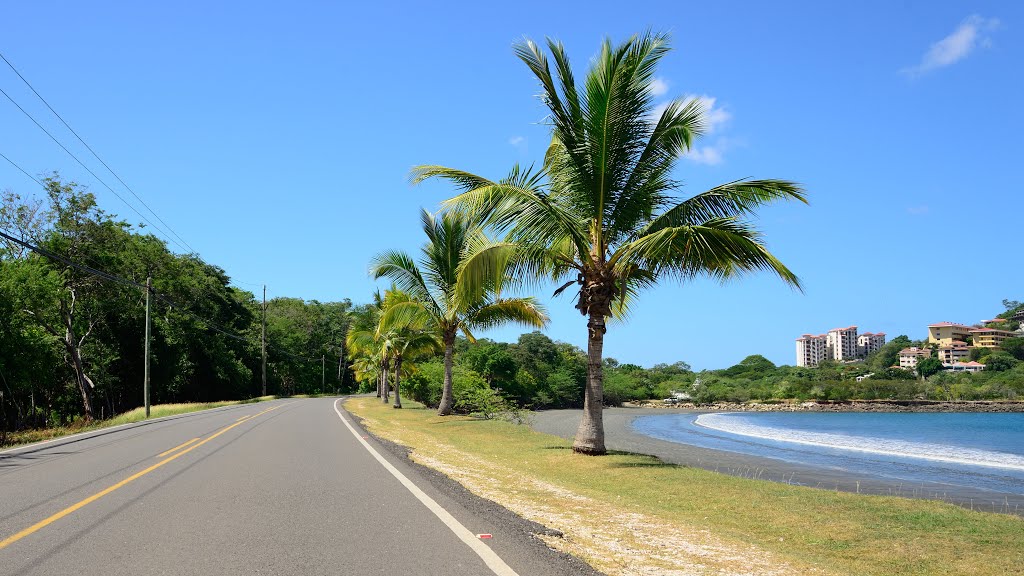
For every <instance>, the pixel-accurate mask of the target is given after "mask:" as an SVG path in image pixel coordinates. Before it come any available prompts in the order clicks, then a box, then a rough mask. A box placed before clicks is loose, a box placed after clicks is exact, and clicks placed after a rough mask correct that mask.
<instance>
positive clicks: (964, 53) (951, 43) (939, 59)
mask: <svg viewBox="0 0 1024 576" xmlns="http://www.w3.org/2000/svg"><path fill="white" fill-rule="evenodd" d="M998 27H999V20H997V19H996V18H984V17H982V16H978V15H977V14H974V15H972V16H968V17H967V19H966V20H964V21H963V22H961V23H960V25H959V26H957V28H956V30H954V31H953V33H952V34H950V35H949V36H946V37H945V38H943V39H942V40H939V41H938V42H936V43H934V44H932V45H931V47H929V48H928V51H927V52H925V54H924V56H923V57H922V58H921V62H920V63H919V64H918V65H917V66H912V67H910V68H904V69H903V70H902V72H903V73H904V74H908V75H911V76H919V75H921V74H924V73H926V72H930V71H932V70H935V69H937V68H944V67H946V66H950V65H952V64H955V63H957V62H959V61H960V60H963V59H964V58H967V57H968V56H970V54H971V52H973V51H974V49H975V48H977V47H978V46H979V45H980V46H981V47H983V48H987V47H989V46H991V45H992V38H991V36H990V35H989V33H990V32H992V31H993V30H995V29H996V28H998Z"/></svg>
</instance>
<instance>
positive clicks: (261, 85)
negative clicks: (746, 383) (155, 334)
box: [0, 0, 1024, 368]
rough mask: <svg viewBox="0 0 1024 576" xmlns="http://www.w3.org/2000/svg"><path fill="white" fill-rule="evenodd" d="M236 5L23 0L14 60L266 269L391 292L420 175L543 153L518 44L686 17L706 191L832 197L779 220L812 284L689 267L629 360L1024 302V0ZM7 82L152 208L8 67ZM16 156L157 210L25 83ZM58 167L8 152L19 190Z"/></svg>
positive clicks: (710, 358)
mask: <svg viewBox="0 0 1024 576" xmlns="http://www.w3.org/2000/svg"><path fill="white" fill-rule="evenodd" d="M211 4H213V3H206V2H176V3H128V2H90V3H75V2H54V1H47V0H40V1H38V2H7V3H4V4H3V6H2V7H0V20H2V21H3V22H4V24H5V25H4V27H3V28H4V34H3V35H2V36H0V52H2V53H3V55H4V56H6V57H7V59H8V60H10V61H11V62H12V63H13V64H14V65H15V66H16V67H17V68H18V69H19V71H20V72H21V73H22V74H23V75H24V76H25V77H26V78H27V79H28V80H29V81H30V82H32V84H33V85H34V86H35V88H36V89H37V90H38V91H39V92H40V93H41V94H42V95H43V96H44V97H45V98H46V99H47V100H48V101H49V103H50V104H51V105H52V106H53V107H54V108H55V109H56V110H57V111H58V112H59V113H60V114H61V115H62V116H63V117H64V118H65V120H67V121H68V122H69V123H70V124H71V126H72V127H74V128H75V130H76V131H77V132H78V133H79V134H81V135H82V136H83V137H84V138H85V140H86V142H88V143H89V145H90V146H91V147H92V148H93V149H95V150H96V151H97V152H98V153H99V154H100V156H101V157H103V159H104V160H105V161H106V162H107V163H108V164H109V165H110V166H111V167H113V168H114V169H115V170H116V171H117V172H118V173H119V175H120V176H121V177H122V178H123V179H124V181H125V182H127V183H128V184H129V185H130V186H131V188H132V189H133V190H134V191H135V192H136V193H138V195H139V196H140V197H142V198H143V199H144V200H145V201H146V203H147V204H148V205H149V206H150V207H151V208H153V209H154V210H155V211H156V212H157V214H159V215H160V218H161V219H163V220H164V221H165V222H166V223H168V224H169V225H170V227H171V228H173V230H174V231H175V232H177V234H178V235H180V236H181V237H182V238H183V239H184V240H185V241H186V242H187V244H188V245H190V246H192V247H193V248H194V249H195V250H197V251H198V252H199V254H200V255H201V256H202V258H203V259H205V260H206V261H207V262H210V263H214V264H217V265H220V266H222V267H223V268H224V269H225V270H227V272H228V274H229V275H231V276H232V278H234V279H235V281H236V282H237V284H238V285H239V286H241V287H242V288H245V289H248V290H252V291H254V292H257V291H259V289H260V288H259V287H260V285H262V284H263V283H266V284H267V286H268V294H269V295H271V296H296V297H302V298H305V299H318V300H323V301H330V300H338V299H341V298H351V299H352V300H353V301H355V302H365V301H367V300H368V299H369V295H370V293H371V291H372V290H373V289H374V282H373V281H372V280H370V279H369V278H368V276H367V274H366V269H367V264H368V262H369V260H370V258H371V257H372V256H373V255H374V254H376V253H377V252H380V251H382V250H385V249H391V248H401V249H405V250H407V251H410V252H412V251H416V250H418V247H419V246H420V244H421V243H422V240H423V238H422V232H421V230H420V229H419V226H418V211H419V209H420V207H421V206H422V207H425V208H428V209H431V210H433V209H436V208H437V206H438V203H439V202H440V201H441V200H443V199H444V198H446V197H448V196H449V190H447V189H446V188H445V187H444V186H443V185H442V184H440V183H438V184H428V185H424V186H421V187H417V188H413V187H411V186H410V185H409V184H408V172H409V169H410V167H412V166H414V165H417V164H428V163H430V164H432V163H437V164H446V165H450V166H454V167H459V168H463V169H467V170H470V171H473V172H477V173H480V174H483V175H488V176H494V177H499V176H502V175H503V174H505V173H506V172H507V170H508V169H509V168H510V167H511V165H512V164H513V163H515V162H520V163H527V164H528V163H531V162H539V161H540V159H541V155H542V153H543V150H544V147H545V145H546V143H547V140H548V136H547V129H546V128H545V127H544V126H543V125H541V124H540V121H541V120H542V119H543V117H544V110H543V108H542V106H541V104H540V102H539V101H538V100H537V99H536V97H535V95H536V94H537V92H538V87H537V85H536V83H535V80H534V79H533V78H532V77H531V75H530V74H529V72H528V70H527V69H526V67H525V66H524V65H523V64H522V63H521V62H519V61H518V60H517V59H516V58H515V57H514V55H513V53H512V45H513V43H514V42H516V41H517V40H519V39H522V38H523V37H530V38H534V39H538V40H539V39H542V38H544V37H545V36H551V37H554V38H558V39H560V40H561V41H563V42H564V43H565V45H566V47H567V48H568V51H569V53H570V56H571V57H572V58H573V61H574V63H575V65H576V67H577V68H578V69H579V70H580V71H581V73H582V70H583V69H584V68H585V66H586V64H587V62H588V61H589V59H590V58H591V57H592V56H593V55H594V54H595V52H596V51H597V49H598V47H599V44H600V42H601V40H602V39H603V38H605V37H611V38H612V39H613V40H616V41H620V40H622V39H625V38H627V37H628V36H629V35H631V34H633V33H636V32H640V31H643V30H645V29H647V28H653V29H655V30H667V31H670V32H671V33H672V35H673V46H674V50H673V52H672V53H670V54H669V55H668V56H667V57H666V58H665V59H664V61H663V65H662V67H661V68H660V69H659V71H658V78H659V81H660V83H661V84H660V87H661V89H662V90H663V94H662V95H661V97H660V98H661V99H663V100H665V101H667V100H669V99H671V98H679V97H687V96H693V97H701V98H706V103H707V104H709V105H710V106H711V108H710V109H711V118H710V119H711V124H712V130H711V131H710V133H709V134H708V135H707V136H705V137H704V138H703V139H702V140H701V141H700V142H698V144H697V147H696V149H695V150H694V151H693V152H691V153H690V154H689V155H688V156H687V157H685V158H683V159H682V161H681V162H680V164H679V169H678V174H677V177H678V178H679V179H681V180H683V181H684V182H685V184H686V187H685V189H684V191H683V194H684V195H685V194H690V193H696V192H700V191H702V190H705V189H707V188H709V187H711V186H714V185H716V184H719V183H722V182H725V181H730V180H734V179H737V178H742V177H758V178H765V177H772V178H785V179H790V180H795V181H798V182H800V183H802V184H803V185H804V186H805V187H806V189H807V190H808V193H809V195H810V201H811V205H810V206H803V205H780V206H773V207H770V208H768V209H766V210H764V211H762V212H761V214H760V218H759V219H758V225H759V227H760V228H761V230H763V231H764V233H765V235H766V239H767V242H768V244H769V247H770V248H771V249H772V250H773V252H774V253H775V254H776V255H777V256H779V257H780V258H781V259H782V260H783V261H784V262H785V263H786V264H787V265H788V266H789V267H790V268H792V269H793V270H794V271H795V272H797V273H798V274H799V275H800V276H801V278H802V280H803V282H804V284H805V289H806V291H805V293H804V294H800V293H797V292H793V291H792V290H790V289H788V288H786V287H785V286H783V285H782V284H781V282H779V281H777V280H775V279H774V278H771V277H768V276H755V277H750V278H747V279H745V280H742V281H740V282H736V283H732V284H728V285H726V286H721V285H718V284H717V283H714V282H709V281H697V282H694V283H691V284H687V285H679V284H676V283H672V282H666V283H664V284H663V285H661V286H659V287H658V288H657V289H656V290H653V291H650V292H648V293H646V294H645V295H644V296H643V297H642V299H641V300H640V301H639V303H638V305H637V306H636V309H635V312H634V314H633V315H632V317H631V318H630V319H629V321H628V322H627V323H626V324H622V325H615V326H612V327H611V328H610V329H609V332H608V335H607V339H606V343H605V353H606V355H608V356H612V357H615V358H617V359H619V360H620V361H625V362H633V363H637V364H642V365H647V366H649V365H652V364H654V363H657V362H674V361H677V360H685V361H687V362H689V363H690V364H692V365H693V366H694V367H696V368H718V367H725V366H729V365H731V364H734V363H736V362H738V361H739V360H741V359H742V358H743V357H745V356H747V355H749V354H757V353H760V354H764V355H765V356H767V357H768V358H769V359H771V360H773V361H775V362H776V363H780V364H781V363H786V364H792V363H794V344H793V341H794V339H795V338H797V337H798V336H799V335H800V334H802V333H806V332H813V333H820V332H824V331H826V330H828V329H829V328H833V327H837V326H848V325H851V324H855V325H857V326H859V327H860V329H861V331H872V332H874V331H884V332H887V333H888V334H889V335H890V337H891V336H895V335H898V334H908V335H909V336H911V338H922V337H924V336H925V335H926V326H927V324H929V323H932V322H937V321H943V320H950V321H956V322H965V323H973V322H976V321H978V320H981V319H984V318H990V317H992V316H993V315H994V314H996V313H998V312H1000V311H1001V306H1000V302H1001V300H1002V299H1003V298H1012V299H1017V300H1024V292H1022V288H1024V267H1022V266H1021V260H1022V258H1021V253H1022V251H1021V248H1020V247H1021V244H1022V242H1024V241H1022V237H1024V236H1022V234H1024V223H1022V219H1021V214H1024V199H1022V195H1021V186H1020V183H1019V177H1018V173H1017V169H1018V166H1019V165H1020V157H1021V152H1022V149H1024V147H1022V145H1021V143H1020V138H1019V134H1021V133H1022V131H1024V130H1022V129H1024V111H1022V107H1021V106H1020V105H1019V102H1020V94H1021V93H1022V88H1024V80H1022V78H1024V75H1022V74H1021V66H1020V63H1021V62H1024V46H1022V39H1024V36H1022V35H1021V34H1019V32H1018V31H1019V29H1020V26H1021V25H1022V22H1024V5H1021V4H1019V3H1014V2H902V3H894V2H857V3H848V4H847V5H837V4H836V3H825V2H773V3H770V4H769V3H760V2H756V3H755V2H715V3H709V2H679V1H675V2H664V3H647V2H632V3H627V4H623V3H618V2H616V3H611V2H591V3H588V8H586V9H581V8H578V7H575V6H574V5H573V3H568V2H566V3H558V2H519V3H516V4H514V5H510V4H507V5H502V6H501V7H497V6H494V7H492V6H490V5H489V4H490V3H477V4H476V5H473V6H463V5H459V4H448V3H442V2H434V3H429V4H426V3H424V4H417V5H408V6H407V5H401V4H395V3H389V2H375V3H364V4H363V5H360V6H343V5H342V4H341V3H329V2H292V3H288V5H287V7H284V5H282V4H279V3H263V2H244V3H243V2H236V3H223V4H219V5H217V6H211ZM0 88H3V89H4V90H5V91H6V92H7V93H8V94H10V95H11V96H12V97H13V98H14V99H15V100H17V101H18V103H19V104H21V105H22V106H23V107H25V109H26V110H28V111H29V112H30V113H32V114H33V115H34V116H35V117H36V118H37V119H38V120H39V121H40V122H41V123H42V124H43V125H44V126H46V127H47V128H48V129H50V130H51V131H52V132H53V133H54V135H56V136H57V137H58V138H59V139H60V140H61V141H62V142H64V143H65V145H66V146H68V148H69V149H71V150H72V151H73V152H75V153H76V155H78V156H79V157H80V158H81V159H82V160H84V161H86V163H87V164H89V165H90V167H91V168H92V169H93V170H94V171H95V172H96V174H97V175H99V177H100V178H102V179H103V180H104V181H106V182H107V183H108V184H111V186H112V187H113V188H114V189H115V190H117V191H118V192H119V193H120V194H121V195H122V196H124V197H126V198H128V199H130V200H132V202H133V204H134V205H135V206H136V207H137V208H139V209H140V210H143V212H144V213H145V211H144V209H142V208H141V206H140V205H139V203H138V202H136V201H134V199H133V198H131V196H130V195H129V194H127V193H126V192H125V191H124V190H123V189H122V188H121V187H120V185H117V186H114V184H115V183H116V180H115V179H114V178H113V177H112V176H110V175H108V174H106V173H104V172H102V167H101V166H99V163H98V162H96V161H95V160H93V159H91V157H90V156H89V154H88V152H87V151H85V150H84V148H83V147H82V146H81V145H80V144H78V143H77V142H76V141H75V140H74V137H73V136H72V135H71V134H70V133H68V132H67V131H66V130H65V129H63V127H62V126H61V125H60V123H59V121H58V120H57V119H56V118H54V117H52V116H51V115H49V113H48V112H47V111H46V109H45V107H43V105H42V104H41V103H39V102H38V101H37V100H35V98H34V96H33V95H32V94H31V92H30V91H29V90H28V89H27V88H26V87H25V86H24V85H23V84H21V81H20V80H19V79H18V78H17V76H15V75H14V73H13V72H11V70H10V69H9V68H7V67H6V65H4V64H3V63H2V62H0ZM0 152H2V153H3V154H5V155H6V156H8V157H9V158H11V159H12V160H14V161H15V162H16V163H18V164H19V165H20V166H22V167H23V168H25V169H26V170H28V171H29V172H30V173H33V174H41V173H46V172H49V171H52V170H58V171H60V172H61V174H62V175H64V176H65V177H67V178H73V179H75V180H78V181H79V182H81V183H84V184H87V185H88V186H89V187H90V189H91V190H92V191H93V192H94V193H95V194H96V195H97V196H98V197H99V199H100V202H101V204H102V205H103V206H104V207H106V208H107V209H108V210H109V211H112V212H115V213H118V214H120V215H121V216H123V217H125V218H126V219H128V220H129V221H132V222H138V221H139V220H140V219H139V218H138V217H137V216H136V215H135V213H134V212H132V210H131V209H130V208H128V207H126V206H125V205H124V204H123V203H121V201H120V200H118V199H117V198H116V197H114V196H113V195H112V194H111V193H110V192H109V191H108V190H107V189H106V188H104V187H103V186H102V185H101V184H100V183H99V182H97V181H96V179H95V178H93V177H92V176H91V175H89V174H88V172H86V171H85V170H84V169H82V168H81V167H80V166H78V165H77V164H76V163H75V161H74V160H72V159H71V158H70V157H69V156H67V155H66V154H65V153H64V152H63V151H62V150H60V148H58V147H57V146H56V145H55V144H54V143H53V142H52V141H51V140H49V138H48V137H47V136H46V135H45V134H43V133H42V132H41V131H40V130H39V129H38V128H36V127H35V126H34V125H33V124H32V123H31V122H30V121H29V120H28V119H27V118H25V117H24V116H23V115H22V114H21V112H19V111H18V110H17V108H15V107H14V106H13V105H12V104H11V103H10V102H8V101H7V99H6V98H0ZM34 187H35V184H34V183H32V182H31V181H30V180H28V179H27V178H26V177H25V176H24V175H23V174H21V173H20V172H18V171H17V170H16V169H14V168H13V167H11V166H10V165H9V164H7V163H6V162H3V161H0V188H11V189H14V190H16V191H19V192H23V193H30V192H33V191H34ZM147 215H148V214H147ZM150 219H151V220H152V219H153V218H152V216H150ZM171 248H172V249H175V250H176V251H179V252H180V251H182V248H180V247H178V246H176V245H174V244H172V245H171ZM551 290H552V288H551V287H548V288H545V289H544V290H543V291H542V292H541V293H540V294H539V295H540V296H542V299H544V300H545V301H548V306H549V309H550V312H551V316H552V324H551V327H550V328H549V329H548V331H547V333H548V334H549V335H550V336H551V337H552V338H555V339H558V340H563V341H568V342H571V343H573V344H576V345H579V346H581V347H582V346H585V342H586V340H585V336H586V328H585V321H584V319H583V318H582V317H581V316H579V314H578V313H577V312H576V311H575V310H574V309H573V308H572V301H571V298H568V297H562V298H558V299H554V300H550V301H549V299H548V298H547V295H548V294H550V293H551ZM519 332H520V330H519V329H516V328H509V329H502V330H497V331H494V332H492V333H490V334H487V335H488V336H490V337H493V338H496V339H499V340H514V339H515V338H516V337H517V335H518V334H519Z"/></svg>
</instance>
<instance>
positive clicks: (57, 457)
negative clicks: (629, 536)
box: [0, 398, 596, 576]
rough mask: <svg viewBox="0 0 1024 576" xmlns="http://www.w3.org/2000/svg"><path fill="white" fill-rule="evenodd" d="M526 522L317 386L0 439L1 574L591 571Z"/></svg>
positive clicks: (522, 575)
mask: <svg viewBox="0 0 1024 576" xmlns="http://www.w3.org/2000/svg"><path fill="white" fill-rule="evenodd" d="M540 530H542V527H539V526H537V525H535V524H531V523H529V522H526V521H524V520H522V519H520V518H518V517H516V516H515V515H513V514H511V513H509V512H508V511H506V510H504V509H502V508H500V507H497V506H496V505H494V504H493V503H490V502H487V501H483V500H480V499H477V498H475V497H473V496H472V495H470V494H468V493H467V492H465V491H464V490H462V489H461V487H459V486H458V485H457V484H455V483H453V482H451V481H450V480H448V479H447V478H445V477H444V476H441V475H438V474H436V473H432V472H430V471H428V470H426V469H424V468H422V467H420V466H417V465H415V464H413V463H411V462H410V461H409V460H408V459H407V458H405V457H404V454H403V452H402V451H401V450H400V449H399V448H398V447H396V446H394V445H388V444H385V443H382V442H379V441H377V440H376V439H374V438H372V437H368V436H367V434H366V432H364V431H363V430H362V429H361V428H360V427H359V426H358V423H357V422H356V421H355V419H354V418H353V417H352V416H351V415H349V414H348V413H346V412H344V411H343V410H339V409H338V408H337V405H336V403H335V401H334V399H329V398H322V399H301V400H276V401H273V402H263V403H258V404H246V405H241V406H232V407H228V408H221V409H217V410H210V411H204V412H198V413H194V414H187V415H182V416H175V417H170V418H167V419H162V420H156V421H150V422H145V423H141V424H138V425H129V426H126V427H122V428H117V429H108V430H101V431H97V432H93V433H88V434H84V435H81V436H77V437H70V438H66V439H61V440H57V441H53V442H50V443H45V444H37V445H33V446H28V447H24V448H20V449H15V450H8V451H6V452H2V453H0V574H3V575H8V574H10V575H28V574H33V575H35V574H40V575H42V574H46V575H52V574H103V575H105V576H106V575H118V574H131V575H146V574H161V575H176V574H188V575H197V574H202V575H219V574H247V575H248V574H345V575H348V574H353V575H359V574H369V575H372V574H388V575H405V574H417V575H419V574H423V575H431V574H438V575H447V574H459V575H462V574H481V575H490V574H500V575H503V576H505V575H513V574H519V575H520V576H533V575H544V574H557V575H565V574H596V573H595V572H593V571H592V570H590V569H589V567H587V566H585V565H583V564H581V563H580V562H579V561H577V560H575V559H574V558H571V557H568V556H565V555H562V554H559V553H556V552H553V551H551V550H550V549H548V548H547V546H545V545H544V544H543V542H541V541H540V540H538V539H536V538H534V537H533V536H532V534H531V533H533V532H537V531H540ZM481 534H490V535H491V536H492V537H491V538H480V537H479V536H478V535H481Z"/></svg>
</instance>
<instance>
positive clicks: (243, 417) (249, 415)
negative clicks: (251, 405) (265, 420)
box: [235, 414, 252, 422]
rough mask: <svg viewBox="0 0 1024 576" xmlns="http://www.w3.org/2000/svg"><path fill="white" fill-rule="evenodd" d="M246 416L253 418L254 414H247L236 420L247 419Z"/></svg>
mask: <svg viewBox="0 0 1024 576" xmlns="http://www.w3.org/2000/svg"><path fill="white" fill-rule="evenodd" d="M246 418H252V415H251V414H246V415H245V416H242V417H240V418H238V420H235V422H238V421H240V420H245V419H246Z"/></svg>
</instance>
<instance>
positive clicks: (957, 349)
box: [939, 340, 971, 365]
mask: <svg viewBox="0 0 1024 576" xmlns="http://www.w3.org/2000/svg"><path fill="white" fill-rule="evenodd" d="M970 355H971V351H970V349H969V348H968V347H967V343H966V342H961V341H959V340H954V341H953V342H952V344H950V345H949V346H939V360H941V361H942V364H943V365H946V364H953V363H954V362H960V361H962V360H966V359H967V357H968V356H970Z"/></svg>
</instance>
